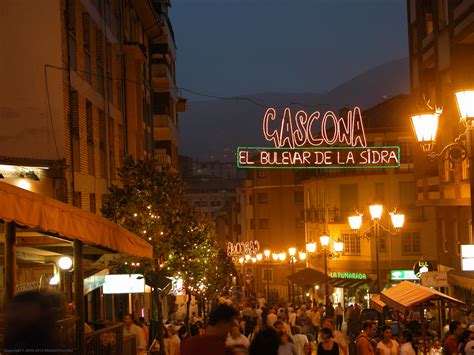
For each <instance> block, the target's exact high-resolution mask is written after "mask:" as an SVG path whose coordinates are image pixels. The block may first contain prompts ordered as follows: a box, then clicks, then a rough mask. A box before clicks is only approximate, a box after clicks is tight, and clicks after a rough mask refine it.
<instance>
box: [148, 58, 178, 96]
mask: <svg viewBox="0 0 474 355" xmlns="http://www.w3.org/2000/svg"><path fill="white" fill-rule="evenodd" d="M151 75H152V76H151V83H152V86H153V88H155V89H164V90H168V89H169V88H170V86H171V85H173V86H174V79H173V76H172V75H171V72H170V70H169V67H168V64H167V63H166V62H165V61H162V60H157V59H153V64H152V65H151Z"/></svg>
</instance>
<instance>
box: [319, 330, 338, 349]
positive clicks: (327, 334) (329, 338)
mask: <svg viewBox="0 0 474 355" xmlns="http://www.w3.org/2000/svg"><path fill="white" fill-rule="evenodd" d="M320 335H321V341H320V342H319V344H318V351H317V355H339V345H338V344H337V343H336V342H335V341H334V340H333V337H334V336H333V334H332V331H331V329H329V328H326V327H323V328H322V329H321V332H320Z"/></svg>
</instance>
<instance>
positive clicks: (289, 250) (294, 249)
mask: <svg viewBox="0 0 474 355" xmlns="http://www.w3.org/2000/svg"><path fill="white" fill-rule="evenodd" d="M288 254H290V256H295V255H296V248H293V247H291V248H288Z"/></svg>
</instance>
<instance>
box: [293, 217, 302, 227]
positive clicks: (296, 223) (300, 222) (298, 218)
mask: <svg viewBox="0 0 474 355" xmlns="http://www.w3.org/2000/svg"><path fill="white" fill-rule="evenodd" d="M295 227H296V229H304V221H303V218H301V217H297V218H296V220H295Z"/></svg>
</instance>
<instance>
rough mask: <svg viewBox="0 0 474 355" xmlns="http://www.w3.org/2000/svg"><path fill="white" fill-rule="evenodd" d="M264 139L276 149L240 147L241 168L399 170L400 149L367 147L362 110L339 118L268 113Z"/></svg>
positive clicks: (269, 111)
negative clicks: (279, 116)
mask: <svg viewBox="0 0 474 355" xmlns="http://www.w3.org/2000/svg"><path fill="white" fill-rule="evenodd" d="M262 131H263V136H264V137H265V139H266V140H267V141H269V142H272V143H273V145H274V147H238V148H237V166H238V167H239V168H398V167H399V166H400V147H398V146H386V147H368V146H367V140H366V137H365V129H364V123H363V121H362V115H361V112H360V108H359V107H355V108H354V109H353V110H352V111H348V112H347V116H346V117H337V116H336V114H335V113H334V112H332V111H327V112H326V113H324V115H323V114H321V113H320V112H319V111H315V112H313V113H311V114H308V113H306V112H305V111H301V110H300V111H298V112H296V114H295V115H294V116H292V115H291V110H290V109H289V108H286V109H285V110H284V112H283V116H282V117H281V118H278V117H277V112H276V110H275V109H274V108H269V109H267V110H266V112H265V114H264V116H263V122H262Z"/></svg>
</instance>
